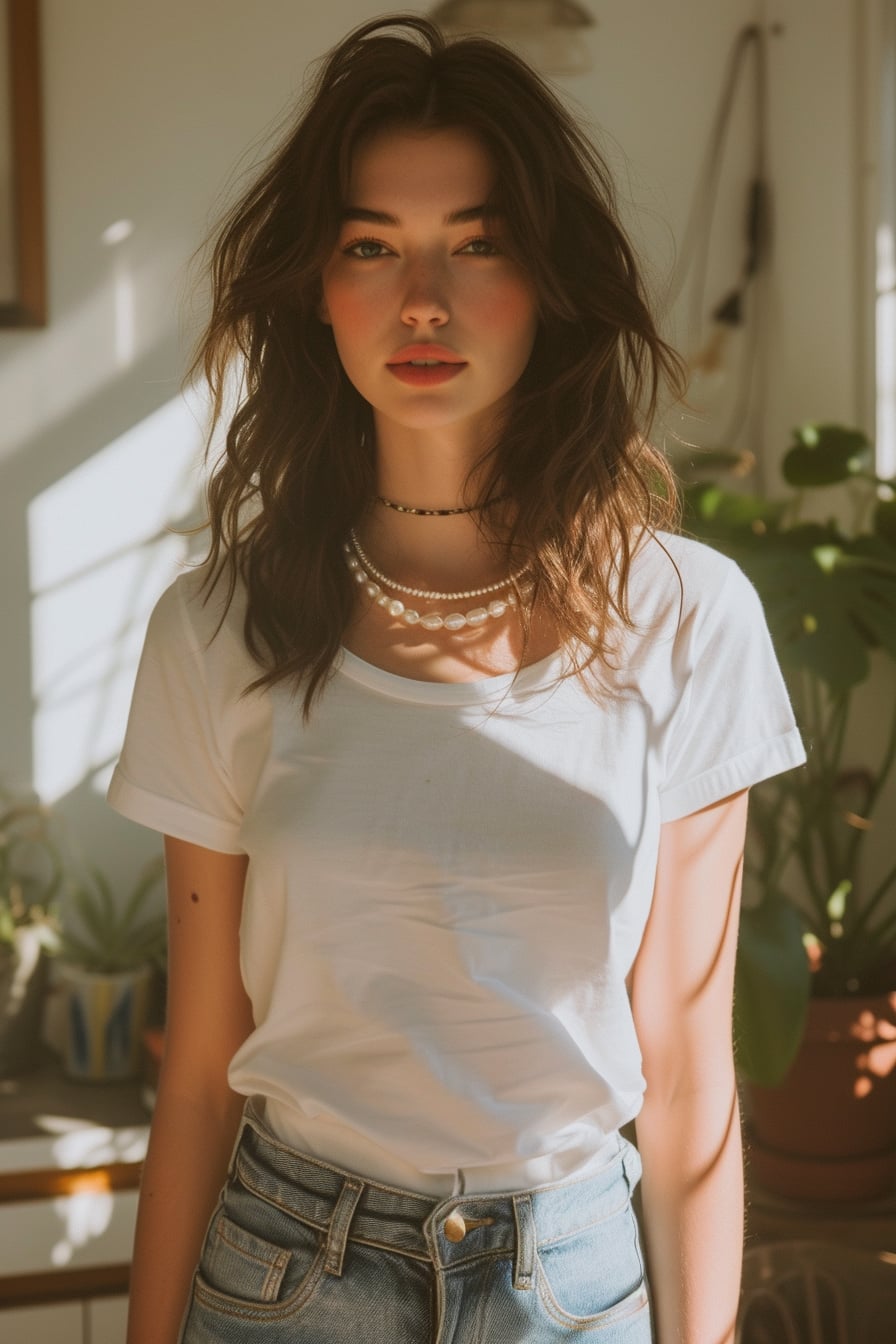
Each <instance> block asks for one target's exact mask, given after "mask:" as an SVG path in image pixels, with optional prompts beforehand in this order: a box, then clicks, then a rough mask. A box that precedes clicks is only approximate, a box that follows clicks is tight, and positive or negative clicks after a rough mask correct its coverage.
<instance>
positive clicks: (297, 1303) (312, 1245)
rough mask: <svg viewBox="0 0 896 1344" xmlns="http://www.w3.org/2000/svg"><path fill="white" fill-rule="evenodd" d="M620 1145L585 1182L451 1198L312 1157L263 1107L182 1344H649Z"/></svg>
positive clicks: (227, 1194)
mask: <svg viewBox="0 0 896 1344" xmlns="http://www.w3.org/2000/svg"><path fill="white" fill-rule="evenodd" d="M620 1143H621V1147H620V1151H619V1153H618V1155H617V1156H616V1157H614V1158H613V1159H612V1160H611V1162H610V1165H609V1166H607V1167H606V1168H603V1169H601V1170H600V1171H599V1172H598V1173H597V1174H596V1175H593V1176H589V1177H586V1178H584V1179H581V1180H571V1181H564V1182H561V1183H559V1184H556V1185H548V1186H539V1187H537V1188H535V1189H532V1190H519V1191H512V1192H510V1193H507V1194H488V1195H452V1196H451V1197H450V1198H446V1199H435V1198H433V1197H432V1196H426V1195H421V1194H417V1193H414V1192H413V1191H409V1190H399V1189H396V1188H394V1187H392V1186H389V1185H384V1184H382V1183H381V1182H378V1181H372V1180H367V1179H366V1178H365V1177H364V1176H362V1175H359V1174H357V1173H355V1172H352V1171H346V1170H343V1169H342V1168H339V1167H336V1166H333V1165H330V1164H329V1163H326V1162H322V1161H320V1160H319V1159H317V1158H312V1157H308V1156H305V1155H304V1154H302V1153H299V1152H297V1151H296V1150H295V1149H293V1148H290V1147H288V1146H287V1145H286V1144H283V1143H281V1142H280V1141H279V1140H277V1139H276V1138H274V1136H273V1135H272V1134H270V1132H269V1131H267V1130H266V1129H265V1127H264V1125H263V1124H262V1123H261V1122H260V1121H259V1120H258V1119H257V1118H256V1117H255V1116H254V1115H253V1112H252V1108H251V1107H250V1108H249V1109H248V1111H247V1113H246V1118H245V1120H244V1122H243V1129H242V1134H241V1137H240V1140H239V1142H238V1144H237V1146H236V1149H235V1151H234V1157H233V1161H232V1163H231V1169H230V1173H229V1176H228V1181H227V1184H226V1186H225V1188H224V1191H223V1193H222V1196H221V1200H220V1202H219V1204H218V1207H217V1208H216V1210H215V1212H214V1214H213V1216H212V1220H211V1223H210V1224H209V1230H208V1234H207V1236H206V1239H205V1244H204V1247H203V1251H202V1258H201V1260H200V1263H199V1266H198V1269H197V1271H196V1275H195V1277H194V1281H193V1289H192V1294H191V1298H190V1302H189V1305H188V1307H187V1311H186V1315H185V1317H184V1322H183V1326H182V1330H181V1344H212V1341H215V1344H237V1341H239V1344H286V1341H290V1344H293V1341H295V1344H523V1342H525V1344H559V1341H570V1340H573V1339H577V1338H580V1337H581V1336H582V1335H588V1336H592V1335H593V1336H594V1339H595V1344H649V1342H650V1340H651V1325H650V1307H649V1304H648V1297H647V1284H646V1279H645V1273H644V1261H643V1257H642V1254H641V1246H640V1240H639V1235H638V1227H637V1223H636V1220H635V1216H634V1212H633V1210H632V1204H631V1193H632V1190H633V1189H634V1187H635V1185H636V1184H637V1181H638V1177H639V1175H640V1162H639V1159H638V1154H637V1152H636V1150H635V1149H634V1148H633V1147H632V1146H631V1145H630V1144H627V1143H625V1141H624V1140H621V1141H620Z"/></svg>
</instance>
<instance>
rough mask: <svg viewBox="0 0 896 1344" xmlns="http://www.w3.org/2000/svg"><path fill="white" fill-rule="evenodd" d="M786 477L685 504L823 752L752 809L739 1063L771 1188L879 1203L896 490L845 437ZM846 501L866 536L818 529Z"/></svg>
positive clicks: (892, 1062)
mask: <svg viewBox="0 0 896 1344" xmlns="http://www.w3.org/2000/svg"><path fill="white" fill-rule="evenodd" d="M731 456H732V455H730V454H728V455H725V454H722V455H719V454H717V455H715V457H714V459H713V460H714V465H716V466H718V465H720V464H724V461H725V459H726V458H727V459H728V460H729V462H730V460H731ZM782 469H783V474H784V478H785V480H786V482H787V483H788V484H789V485H790V486H791V487H792V490H791V493H790V496H789V497H788V498H784V499H774V500H770V499H766V498H762V497H759V496H755V495H750V494H747V493H743V492H741V491H739V490H737V489H730V488H725V487H723V486H721V485H720V484H719V483H718V482H717V481H715V480H714V481H702V482H697V483H694V484H691V485H689V486H686V488H685V498H686V518H687V525H688V527H689V529H690V530H691V531H692V532H693V533H694V534H695V535H697V536H698V537H700V538H701V539H702V540H704V541H706V542H708V543H709V544H711V545H712V546H714V547H716V548H718V549H720V550H722V551H724V552H725V553H726V554H727V555H729V556H731V558H732V559H734V560H736V561H737V563H738V564H739V565H740V566H741V568H742V569H743V570H744V571H745V572H746V574H747V575H748V576H749V577H750V579H751V580H752V581H753V583H754V585H755V587H756V588H757V590H758V592H759V595H760V597H761V599H762V601H763V604H764V606H765V612H766V616H767V619H768V623H769V628H770V631H771V635H772V639H773V642H774V644H775V648H776V652H777V654H778V657H779V659H780V662H781V666H782V669H783V671H784V674H785V677H786V679H787V682H788V686H789V689H790V692H791V696H792V699H793V704H794V709H795V712H796V716H797V720H798V722H799V724H800V727H801V729H802V732H803V737H804V741H805V743H806V747H807V751H808V764H807V766H806V768H805V769H804V770H800V771H791V772H789V773H787V774H784V775H780V776H778V777H777V778H775V779H772V780H769V781H768V782H766V783H764V784H761V785H759V786H758V787H757V788H755V789H754V790H753V791H752V798H751V809H750V813H751V815H750V828H751V829H750V837H749V842H748V847H747V861H746V870H745V871H746V882H745V908H744V912H743V917H742V921H741V929H740V943H739V949H738V961H737V973H736V993H735V1019H736V1027H735V1029H736V1038H737V1051H738V1062H739V1069H740V1072H741V1074H742V1076H745V1077H746V1078H747V1080H748V1084H749V1085H748V1087H747V1109H748V1124H749V1126H750V1128H751V1131H752V1143H751V1148H752V1165H753V1170H754V1173H755V1175H756V1177H757V1179H759V1180H760V1181H761V1182H762V1183H763V1184H766V1185H768V1186H770V1187H771V1188H773V1189H775V1190H776V1191H777V1192H778V1193H780V1194H785V1195H793V1196H795V1197H802V1198H811V1199H859V1198H870V1197H873V1196H875V1195H878V1194H881V1193H883V1192H884V1191H888V1190H891V1189H892V1187H893V1183H894V1181H896V899H894V898H896V863H890V866H889V867H888V868H887V869H886V871H884V872H883V873H880V874H878V875H877V876H876V878H875V879H874V880H873V881H872V880H870V879H869V875H868V872H867V861H866V851H867V848H868V841H869V838H870V836H871V834H872V833H873V830H874V828H875V827H877V826H880V825H881V824H882V819H881V817H880V815H879V804H880V800H881V796H882V794H883V792H884V789H885V786H886V785H887V782H888V780H889V779H890V778H891V776H892V773H893V769H894V764H896V694H894V693H893V692H892V687H891V689H890V693H889V694H888V696H887V703H886V704H885V706H884V714H883V718H882V720H881V722H880V732H879V735H878V746H877V749H876V752H875V753H874V754H873V756H870V757H868V758H865V759H862V760H859V761H856V760H854V759H853V756H852V752H851V748H850V745H849V744H850V741H851V737H850V729H851V728H852V727H853V726H854V724H855V722H856V720H857V719H858V718H859V716H861V715H864V716H865V718H866V719H867V716H868V715H869V714H870V713H871V706H872V703H873V699H872V695H871V692H870V689H869V675H870V672H871V669H872V665H873V664H874V663H880V662H883V664H884V667H885V675H886V676H887V677H888V678H889V679H890V681H891V683H892V674H893V670H894V662H896V498H894V488H896V481H888V480H882V479H881V478H880V477H878V476H877V475H876V474H875V472H874V469H873V465H872V450H871V445H870V443H869V441H868V439H867V438H866V437H865V435H864V434H862V433H861V432H860V431H858V430H855V429H849V428H844V427H842V426H839V425H830V424H812V425H805V426H803V427H802V428H800V429H798V430H796V431H794V440H793V443H792V444H791V446H790V449H789V451H788V452H787V454H786V456H785V457H784V459H783V463H782ZM830 486H841V487H845V491H841V500H840V502H841V506H842V505H843V504H844V502H845V505H846V506H847V507H849V508H850V509H851V510H852V511H853V515H854V517H853V522H852V525H851V526H848V527H847V526H844V525H842V524H841V523H839V522H837V521H836V520H835V519H833V518H828V519H826V520H825V521H823V522H820V521H813V520H812V519H811V518H808V517H806V516H804V515H805V511H806V508H807V505H808V504H809V503H810V502H811V503H812V504H813V506H815V505H816V504H817V503H818V502H819V500H821V499H822V498H824V497H823V496H820V495H819V494H818V493H817V492H818V491H819V490H823V489H825V488H827V487H830ZM744 693H745V694H749V688H748V687H745V688H744ZM891 859H892V853H891V854H890V856H889V858H888V860H887V862H890V860H891Z"/></svg>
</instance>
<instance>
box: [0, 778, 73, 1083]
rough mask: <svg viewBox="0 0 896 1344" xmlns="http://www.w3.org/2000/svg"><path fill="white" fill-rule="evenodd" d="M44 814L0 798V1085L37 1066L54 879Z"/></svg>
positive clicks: (52, 934)
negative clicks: (1, 1080)
mask: <svg viewBox="0 0 896 1344" xmlns="http://www.w3.org/2000/svg"><path fill="white" fill-rule="evenodd" d="M50 827H51V821H50V814H49V812H48V811H47V809H46V808H45V807H43V806H42V805H41V804H40V803H39V802H38V801H37V800H36V799H34V798H33V797H28V798H22V797H17V796H15V795H13V794H11V793H8V792H6V791H3V792H2V793H0V1077H2V1078H8V1077H10V1076H13V1075H16V1074H20V1073H25V1072H27V1070H28V1069H30V1068H33V1067H34V1066H35V1065H36V1064H37V1062H38V1060H39V1058H40V1038H41V1027H42V1020H43V1007H44V998H45V992H46V986H47V973H48V967H49V961H48V955H49V954H50V953H51V952H52V951H53V949H54V945H55V941H56V933H57V929H56V921H55V914H54V910H55V898H56V894H57V892H58V890H59V887H60V885H61V880H62V872H61V867H60V863H59V858H58V855H57V851H56V846H55V843H54V841H53V839H52V837H51V833H50Z"/></svg>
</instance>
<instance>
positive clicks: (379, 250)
mask: <svg viewBox="0 0 896 1344" xmlns="http://www.w3.org/2000/svg"><path fill="white" fill-rule="evenodd" d="M362 249H363V251H362ZM342 250H343V252H344V253H345V255H346V256H347V257H357V258H358V260H359V261H375V260H376V259H377V258H378V257H383V256H385V255H386V251H387V249H386V247H385V245H384V244H383V243H378V242H377V240H376V239H375V238H357V239H356V240H355V241H354V242H353V243H349V244H348V246H347V247H344V248H343V249H342Z"/></svg>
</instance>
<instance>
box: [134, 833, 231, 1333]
mask: <svg viewBox="0 0 896 1344" xmlns="http://www.w3.org/2000/svg"><path fill="white" fill-rule="evenodd" d="M165 861H166V867H167V873H168V1009H167V1022H166V1033H165V1057H164V1061H163V1064H162V1070H161V1075H160V1078H159V1088H158V1096H157V1100H156V1106H155V1111H154V1114H153V1120H152V1129H151V1133H150V1141H149V1149H148V1152H147V1155H146V1162H145V1164H144V1168H143V1177H142V1180H141V1186H140V1203H139V1208H138V1213H137V1231H136V1237H135V1242H134V1259H133V1267H132V1271H131V1289H130V1309H129V1316H128V1335H127V1344H175V1342H176V1340H177V1336H178V1332H179V1329H180V1323H181V1318H182V1316H183V1313H184V1309H185V1307H186V1303H187V1298H188V1295H189V1292H190V1284H191V1280H192V1276H193V1271H194V1269H195V1267H196V1263H197V1261H198V1259H199V1254H200V1251H201V1248H202V1241H203V1238H204V1235H205V1230H206V1227H207V1226H208V1221H209V1218H210V1217H211V1214H212V1210H213V1209H214V1207H215V1204H216V1203H217V1200H218V1196H219V1194H220V1191H221V1187H222V1186H223V1184H224V1181H225V1178H226V1174H227V1166H228V1162H229V1159H230V1155H231V1151H232V1148H233V1144H234V1141H235V1138H236V1132H237V1127H238V1125H239V1120H240V1116H241V1113H242V1108H243V1102H244V1101H245V1098H244V1097H241V1096H238V1095H237V1094H236V1093H235V1092H233V1091H231V1089H230V1088H229V1086H228V1084H227V1068H228V1065H229V1063H230V1060H231V1059H232V1057H233V1055H234V1053H235V1052H236V1050H237V1048H238V1047H239V1046H240V1045H241V1044H242V1043H243V1041H244V1040H245V1039H246V1037H247V1036H248V1035H249V1033H250V1032H251V1030H252V1027H253V1022H252V1011H251V1007H250V1004H249V1000H248V997H247V995H246V992H245V990H244V988H243V984H242V978H241V975H240V962H239V927H240V915H241V912H242V903H243V887H244V884H245V877H246V865H247V859H246V858H245V856H243V855H233V854H221V853H218V852H217V851H214V850H209V849H202V848H201V847H200V846H198V845H192V844H188V843H187V842H186V841H183V840H173V839H171V838H170V837H166V840H165Z"/></svg>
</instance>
